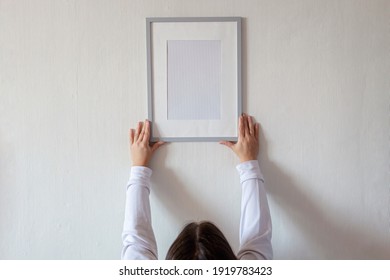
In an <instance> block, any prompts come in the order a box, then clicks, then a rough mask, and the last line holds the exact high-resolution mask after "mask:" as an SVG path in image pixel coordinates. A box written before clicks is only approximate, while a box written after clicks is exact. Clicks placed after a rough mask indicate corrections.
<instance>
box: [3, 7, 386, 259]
mask: <svg viewBox="0 0 390 280" xmlns="http://www.w3.org/2000/svg"><path fill="white" fill-rule="evenodd" d="M150 16H175V17H176V16H241V17H243V18H244V24H243V42H244V45H243V49H244V53H243V63H244V65H243V75H244V76H243V78H244V80H243V81H244V110H245V111H246V112H248V113H250V114H252V115H254V116H255V118H256V119H257V120H258V121H259V122H260V123H261V155H260V157H259V160H260V165H261V167H262V170H263V173H264V175H265V178H266V187H267V191H268V194H269V202H270V208H271V214H272V218H273V226H274V236H273V245H274V251H275V258H276V259H324V258H325V259H344V258H352V259H362V258H363V259H367V258H368V259H371V258H388V259H389V258H390V208H389V207H390V206H389V205H390V203H389V202H390V179H389V176H390V174H389V169H390V164H389V163H390V158H389V157H390V149H389V143H390V142H389V141H390V138H389V136H390V115H389V105H390V79H389V73H390V60H389V50H390V30H389V28H390V22H389V21H390V2H389V1H385V0H384V1H377V0H375V1H374V0H372V1H352V0H351V1H343V0H330V1H311V0H295V1H280V0H277V1H265V0H263V1H255V0H251V1H249V0H247V1H245V0H227V1H222V0H221V1H209V0H202V1H198V0H191V1H180V0H176V1H157V0H156V1H151V0H138V1H131V0H127V1H125V0H122V1H119V0H115V1H113V0H96V1H92V0H90V1H86V0H80V1H75V0H67V1H66V0H35V1H30V0H0V258H1V259H117V258H119V257H120V250H121V230H122V223H123V217H124V202H125V200H124V199H125V185H126V182H127V180H128V174H129V167H130V163H129V152H128V144H127V137H128V129H129V127H131V126H134V125H135V123H136V122H137V121H138V120H142V119H144V118H145V117H146V116H147V88H146V46H145V17H150ZM237 163H238V161H237V159H236V158H235V157H234V155H233V154H232V153H231V152H230V151H229V150H227V149H226V148H225V147H223V146H220V145H218V144H216V143H173V144H169V145H167V146H165V147H163V148H161V150H159V152H158V154H157V155H156V157H155V159H154V161H153V163H152V168H153V170H154V174H153V192H152V195H151V203H152V213H153V214H152V215H153V225H154V229H155V234H156V237H157V241H158V245H159V253H160V258H164V257H165V253H166V250H167V248H168V246H169V245H170V244H171V242H172V241H173V240H174V238H175V237H176V235H177V233H178V232H179V230H180V229H181V228H182V226H183V225H184V224H185V223H186V222H188V221H191V220H203V219H207V220H211V221H214V222H215V223H216V224H217V225H218V226H219V227H220V228H221V229H222V230H223V231H224V232H225V233H226V236H227V238H228V239H229V241H230V242H231V243H232V245H233V247H234V248H235V249H237V247H238V226H239V211H240V194H241V190H240V186H239V179H238V175H237V172H236V170H235V165H236V164H237Z"/></svg>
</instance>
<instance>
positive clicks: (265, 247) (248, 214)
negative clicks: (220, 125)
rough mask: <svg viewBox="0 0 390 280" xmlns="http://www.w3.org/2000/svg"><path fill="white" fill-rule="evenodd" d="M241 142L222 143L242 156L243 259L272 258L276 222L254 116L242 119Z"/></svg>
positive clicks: (240, 166) (242, 117)
mask: <svg viewBox="0 0 390 280" xmlns="http://www.w3.org/2000/svg"><path fill="white" fill-rule="evenodd" d="M238 127H239V137H238V142H237V143H231V142H226V141H224V142H221V144H223V145H225V146H228V147H229V148H231V149H232V150H233V152H234V153H236V155H237V156H238V157H239V159H240V162H241V163H240V164H239V165H238V166H237V170H238V172H239V174H240V182H241V186H242V196H241V220H240V249H239V252H238V254H237V258H239V259H272V257H273V252H272V244H271V236H272V224H271V217H270V211H269V207H268V201H267V195H266V192H265V188H264V179H263V175H262V174H261V171H260V167H259V163H258V161H257V155H258V153H259V124H257V123H254V121H253V119H252V117H251V116H247V115H243V116H241V117H240V119H239V124H238Z"/></svg>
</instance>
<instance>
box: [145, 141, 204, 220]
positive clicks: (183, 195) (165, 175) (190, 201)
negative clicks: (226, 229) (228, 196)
mask: <svg viewBox="0 0 390 280" xmlns="http://www.w3.org/2000/svg"><path fill="white" fill-rule="evenodd" d="M167 145H169V144H167ZM167 153H168V152H167V149H164V148H162V149H159V151H158V153H156V155H155V157H156V158H155V160H154V162H159V163H163V162H166V161H165V159H166V157H167ZM152 169H153V176H152V179H151V180H152V184H153V185H155V184H156V180H157V181H158V187H156V188H153V192H154V193H155V195H156V197H158V199H159V200H160V201H161V202H162V203H163V205H164V207H165V208H166V209H167V210H168V211H169V212H170V213H174V215H173V217H174V218H175V219H176V220H177V221H178V222H179V223H183V221H185V223H184V224H183V227H184V225H185V224H186V223H187V222H192V221H193V219H189V217H193V216H194V209H196V211H197V216H200V217H206V216H207V210H205V209H207V207H203V205H202V203H201V202H200V201H196V200H195V199H194V197H193V196H192V195H191V194H190V193H189V192H188V190H187V188H186V184H184V182H182V181H181V180H180V179H179V177H178V176H177V172H175V171H174V170H171V169H169V168H167V167H166V166H165V165H159V166H158V168H153V167H152ZM187 185H188V184H187ZM177 209H180V211H177Z"/></svg>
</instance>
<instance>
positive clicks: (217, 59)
mask: <svg viewBox="0 0 390 280" xmlns="http://www.w3.org/2000/svg"><path fill="white" fill-rule="evenodd" d="M146 45H147V84H148V119H149V120H150V121H151V141H152V142H156V141H164V142H216V141H237V139H238V117H239V116H240V115H241V113H242V77H241V75H242V70H241V52H242V43H241V17H153V18H146Z"/></svg>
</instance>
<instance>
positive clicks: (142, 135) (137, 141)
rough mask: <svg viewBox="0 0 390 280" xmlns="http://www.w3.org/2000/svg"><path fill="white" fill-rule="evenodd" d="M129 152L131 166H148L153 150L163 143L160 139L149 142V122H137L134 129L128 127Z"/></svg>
mask: <svg viewBox="0 0 390 280" xmlns="http://www.w3.org/2000/svg"><path fill="white" fill-rule="evenodd" d="M129 134H130V153H131V161H132V166H148V164H149V161H150V159H151V158H152V155H153V154H154V152H155V151H156V150H157V149H158V148H159V147H161V146H162V145H164V144H165V143H164V142H162V141H159V142H156V143H149V138H150V122H149V121H148V120H145V122H139V123H138V125H137V128H136V129H130V132H129Z"/></svg>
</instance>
